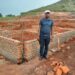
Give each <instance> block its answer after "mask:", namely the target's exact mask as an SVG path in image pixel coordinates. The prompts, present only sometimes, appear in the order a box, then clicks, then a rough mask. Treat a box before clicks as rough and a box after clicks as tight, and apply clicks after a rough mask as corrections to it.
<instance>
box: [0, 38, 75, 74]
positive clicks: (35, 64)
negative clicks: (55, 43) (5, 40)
mask: <svg viewBox="0 0 75 75" xmlns="http://www.w3.org/2000/svg"><path fill="white" fill-rule="evenodd" d="M55 60H56V61H61V62H64V64H65V65H67V66H68V67H69V68H70V70H71V71H70V75H75V40H74V39H73V40H70V41H69V42H65V47H63V48H62V49H61V50H60V51H59V52H56V53H54V54H53V55H51V56H49V57H48V59H47V60H39V58H38V57H36V58H35V59H33V60H31V61H29V62H24V63H23V64H20V65H17V64H13V63H8V64H3V65H0V75H6V74H7V75H46V74H47V72H48V71H50V70H52V68H51V63H52V61H55Z"/></svg>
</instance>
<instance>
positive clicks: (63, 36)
mask: <svg viewBox="0 0 75 75" xmlns="http://www.w3.org/2000/svg"><path fill="white" fill-rule="evenodd" d="M73 37H75V30H72V31H66V32H63V33H58V34H55V35H54V38H53V41H52V43H51V45H50V47H49V48H58V44H59V45H60V46H61V45H62V44H63V43H64V42H66V41H68V40H69V39H71V38H73Z"/></svg>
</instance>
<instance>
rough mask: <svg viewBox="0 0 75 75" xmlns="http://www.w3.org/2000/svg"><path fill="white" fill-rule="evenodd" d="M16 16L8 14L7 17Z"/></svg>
mask: <svg viewBox="0 0 75 75" xmlns="http://www.w3.org/2000/svg"><path fill="white" fill-rule="evenodd" d="M14 16H15V15H12V14H8V15H6V17H14Z"/></svg>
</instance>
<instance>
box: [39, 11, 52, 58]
mask: <svg viewBox="0 0 75 75" xmlns="http://www.w3.org/2000/svg"><path fill="white" fill-rule="evenodd" d="M50 13H51V12H50V11H49V10H46V11H45V12H44V15H45V17H44V18H42V19H41V20H40V35H39V38H40V40H39V42H40V58H41V59H42V58H45V59H47V54H48V45H49V43H50V40H51V39H52V28H53V21H52V20H51V19H50Z"/></svg>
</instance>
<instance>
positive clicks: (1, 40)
mask: <svg viewBox="0 0 75 75" xmlns="http://www.w3.org/2000/svg"><path fill="white" fill-rule="evenodd" d="M22 52H23V45H22V43H21V42H20V41H17V40H13V39H10V38H6V37H3V36H0V54H1V55H3V56H4V57H5V58H7V59H9V60H11V61H13V62H15V63H20V62H22Z"/></svg>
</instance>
